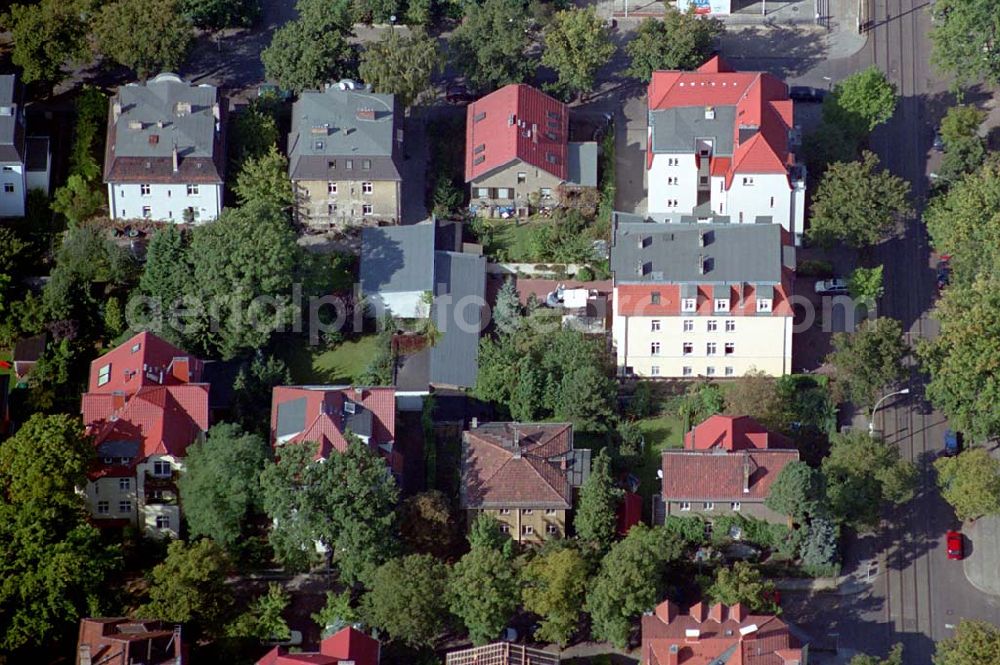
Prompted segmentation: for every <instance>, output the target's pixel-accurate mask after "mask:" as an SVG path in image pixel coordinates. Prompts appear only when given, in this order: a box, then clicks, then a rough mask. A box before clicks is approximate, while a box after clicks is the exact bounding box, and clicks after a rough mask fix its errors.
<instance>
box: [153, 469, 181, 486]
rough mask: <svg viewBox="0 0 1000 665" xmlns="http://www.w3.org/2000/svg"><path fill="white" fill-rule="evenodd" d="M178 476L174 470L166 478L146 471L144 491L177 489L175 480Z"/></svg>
mask: <svg viewBox="0 0 1000 665" xmlns="http://www.w3.org/2000/svg"><path fill="white" fill-rule="evenodd" d="M179 476H180V474H179V473H178V472H177V471H176V470H174V471H171V472H170V475H167V476H163V475H157V474H154V473H152V472H151V471H146V489H147V490H149V489H156V488H168V489H172V488H175V487H177V478H178V477H179Z"/></svg>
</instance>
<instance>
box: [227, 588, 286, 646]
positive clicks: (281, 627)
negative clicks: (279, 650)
mask: <svg viewBox="0 0 1000 665" xmlns="http://www.w3.org/2000/svg"><path fill="white" fill-rule="evenodd" d="M290 600H291V597H290V596H289V595H288V592H287V591H285V590H284V589H283V588H282V586H281V585H280V584H277V583H276V582H271V583H270V584H268V585H267V593H265V594H263V595H261V596H258V597H257V599H256V600H254V601H253V603H252V604H251V605H250V607H249V609H247V611H246V612H244V613H243V614H241V615H240V616H238V617H237V618H236V620H235V621H234V622H232V623H231V624H229V625H228V626H226V634H227V635H228V636H229V637H251V638H255V639H257V640H260V641H261V642H265V641H268V640H287V639H289V638H290V637H291V631H290V630H289V629H288V623H287V622H286V621H285V618H284V617H283V616H281V615H282V613H283V612H284V611H285V608H287V607H288V603H289V601H290Z"/></svg>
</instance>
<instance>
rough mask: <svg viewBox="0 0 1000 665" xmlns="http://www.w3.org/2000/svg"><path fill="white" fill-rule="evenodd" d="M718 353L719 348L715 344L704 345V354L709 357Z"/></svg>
mask: <svg viewBox="0 0 1000 665" xmlns="http://www.w3.org/2000/svg"><path fill="white" fill-rule="evenodd" d="M718 351H719V347H718V345H717V344H716V343H715V342H709V343H708V344H706V345H705V353H707V354H708V355H710V356H714V355H715V354H716V353H718Z"/></svg>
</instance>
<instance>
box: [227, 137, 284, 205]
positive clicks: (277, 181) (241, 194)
mask: <svg viewBox="0 0 1000 665" xmlns="http://www.w3.org/2000/svg"><path fill="white" fill-rule="evenodd" d="M233 191H234V192H236V198H237V200H238V201H239V202H240V205H241V206H245V205H248V204H250V203H260V204H263V205H266V206H268V207H270V208H276V209H279V210H288V209H290V208H291V207H292V205H294V203H295V192H294V191H293V190H292V181H291V180H289V179H288V160H287V159H285V156H284V155H282V154H281V153H280V152H278V147H277V146H276V145H273V144H272V145H271V147H270V148H269V149H268V151H267V152H266V153H264V154H263V155H261V156H259V157H250V158H248V159H247V160H246V161H244V162H243V167H242V168H241V169H240V172H239V173H238V174H237V175H236V185H234V186H233Z"/></svg>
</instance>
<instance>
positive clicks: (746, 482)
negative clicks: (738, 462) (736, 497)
mask: <svg viewBox="0 0 1000 665" xmlns="http://www.w3.org/2000/svg"><path fill="white" fill-rule="evenodd" d="M751 473H752V470H751V468H750V453H748V452H747V451H745V450H744V451H743V493H744V494H749V493H750V475H751Z"/></svg>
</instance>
